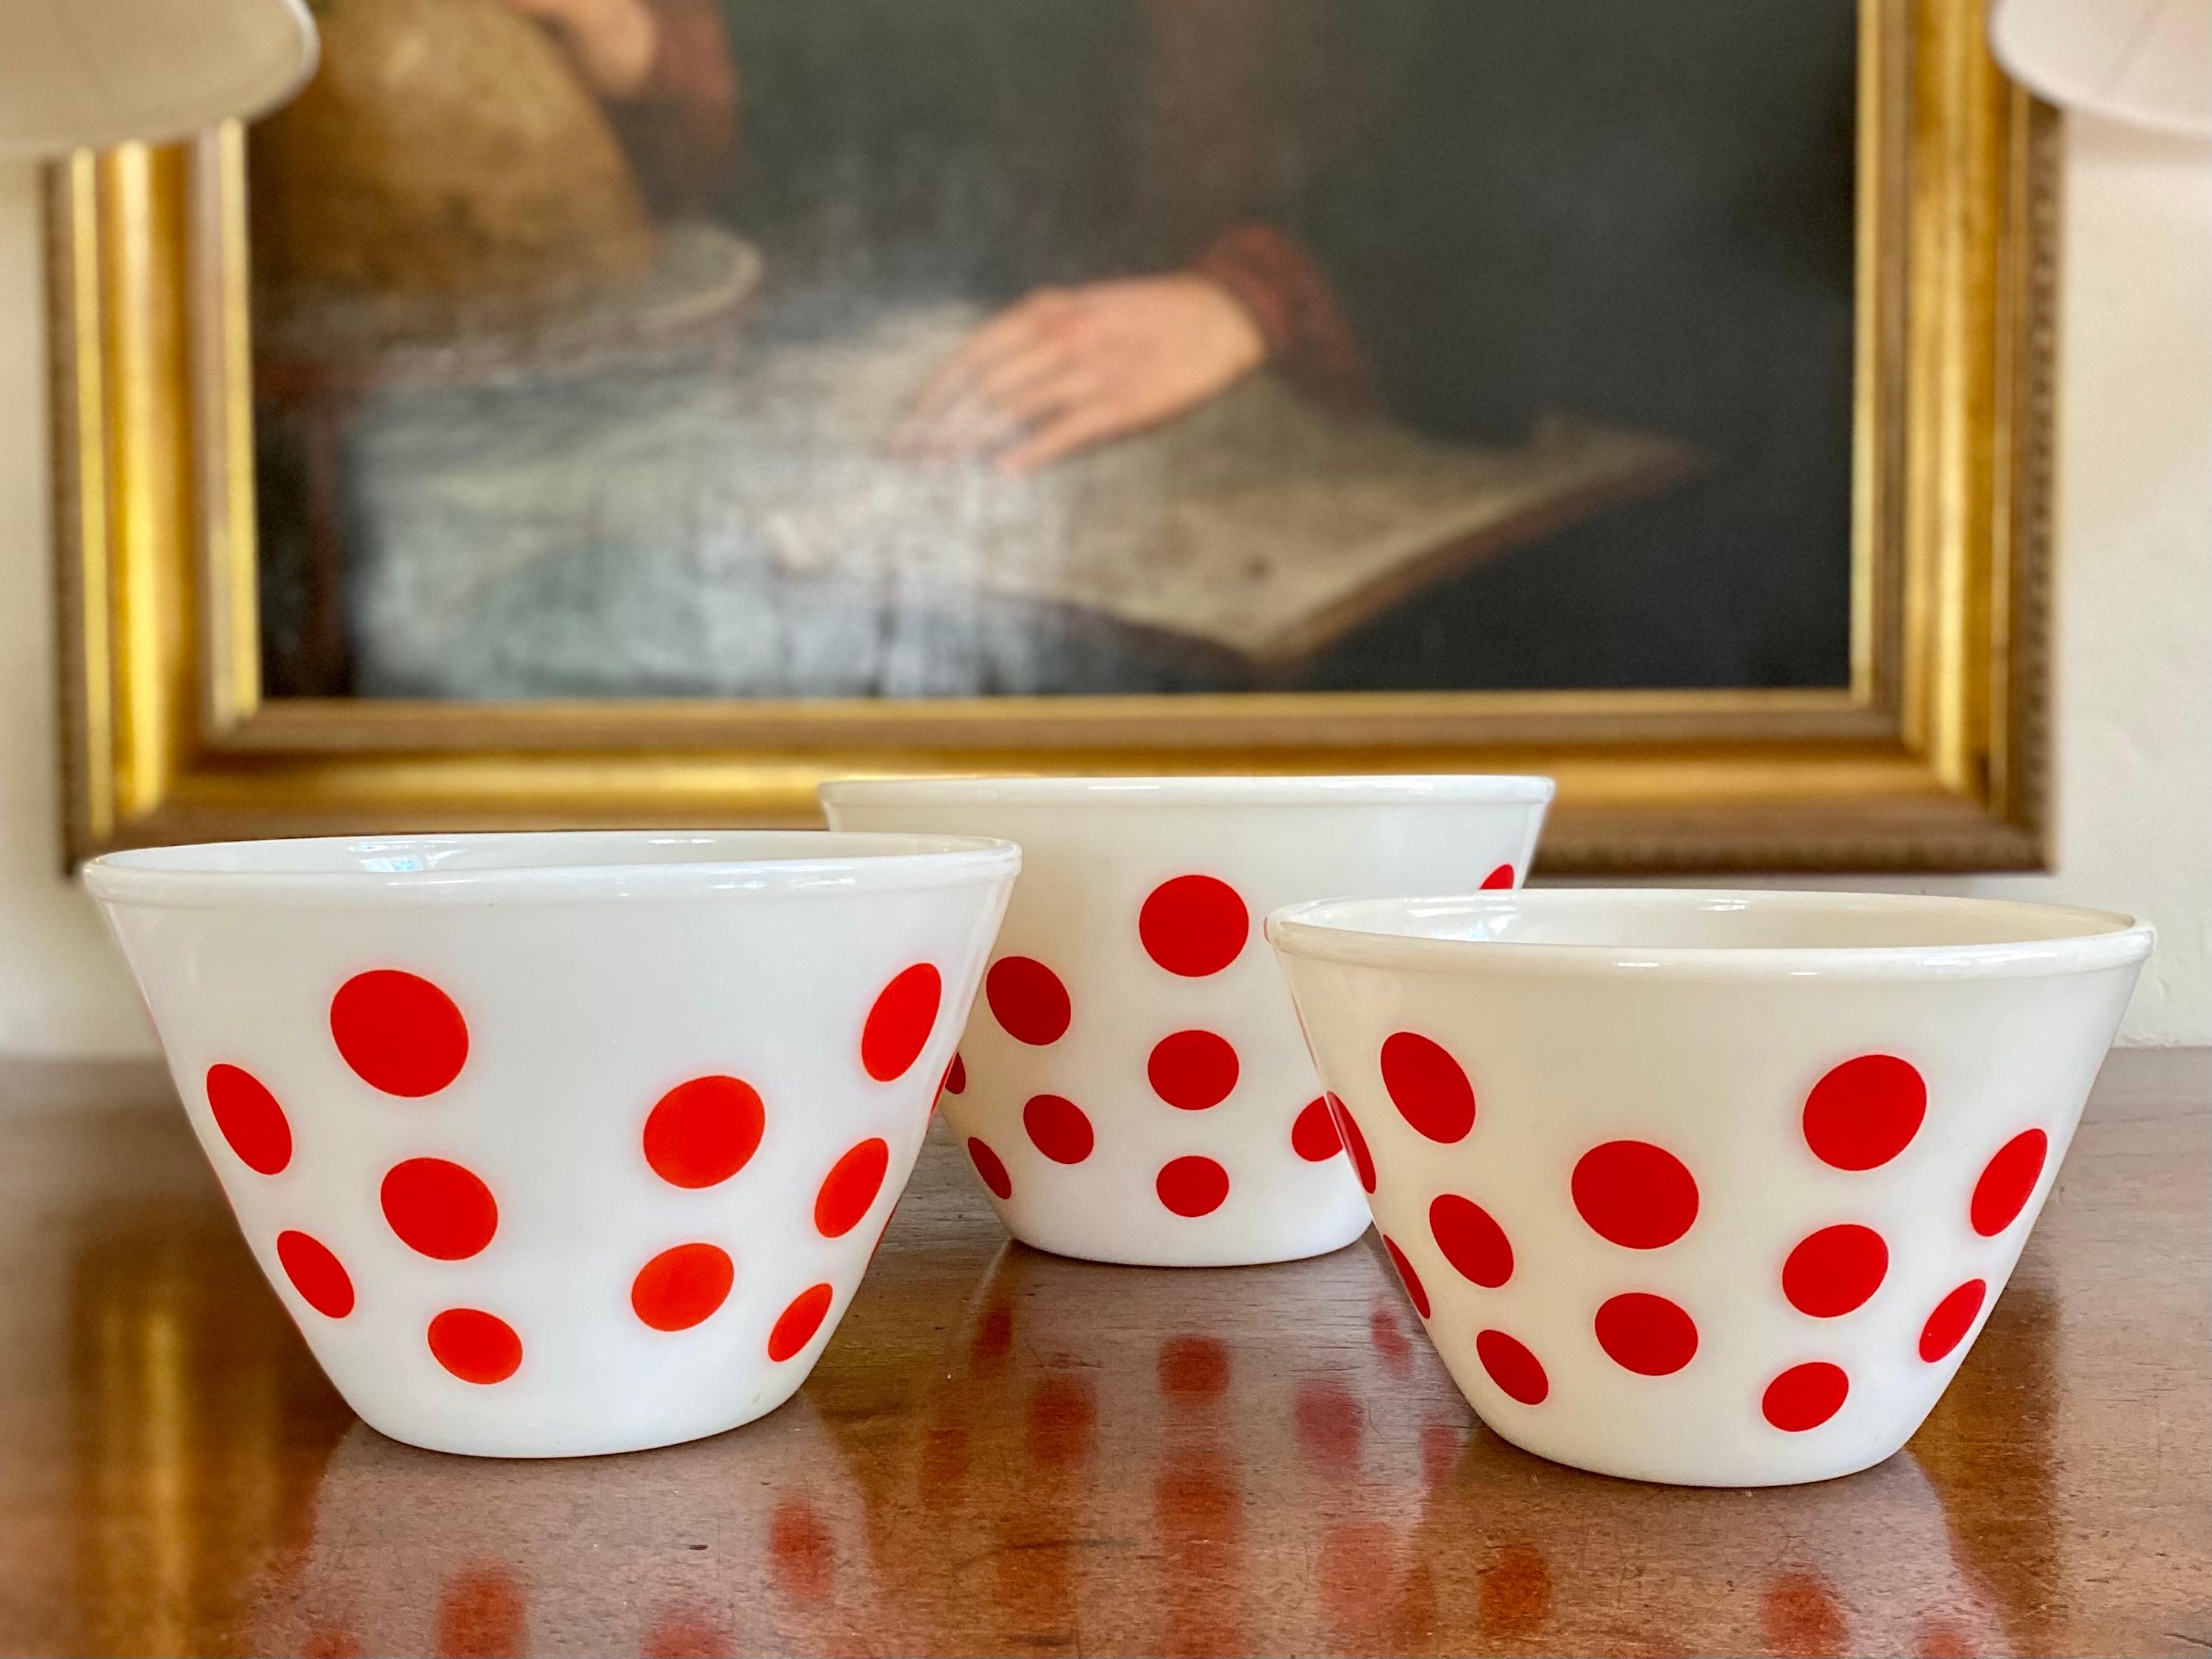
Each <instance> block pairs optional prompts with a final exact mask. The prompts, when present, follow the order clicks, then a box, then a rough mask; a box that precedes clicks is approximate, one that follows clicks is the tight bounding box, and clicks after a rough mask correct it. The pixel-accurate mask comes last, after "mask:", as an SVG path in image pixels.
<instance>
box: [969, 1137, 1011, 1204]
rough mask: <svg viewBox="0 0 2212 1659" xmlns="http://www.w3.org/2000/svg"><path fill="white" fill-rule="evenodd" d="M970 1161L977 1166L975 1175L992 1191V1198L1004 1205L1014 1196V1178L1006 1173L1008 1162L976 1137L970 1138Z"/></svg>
mask: <svg viewBox="0 0 2212 1659" xmlns="http://www.w3.org/2000/svg"><path fill="white" fill-rule="evenodd" d="M968 1161H969V1163H970V1164H974V1165H975V1173H976V1174H977V1175H979V1176H981V1177H982V1178H983V1184H984V1185H985V1186H986V1187H988V1188H990V1189H991V1196H992V1197H994V1198H995V1199H997V1200H1000V1202H1001V1203H1004V1202H1005V1201H1006V1200H1007V1199H1010V1198H1012V1196H1013V1195H1014V1178H1013V1177H1012V1176H1010V1175H1008V1174H1007V1173H1006V1160H1005V1159H1004V1158H1000V1156H999V1155H998V1154H997V1153H996V1152H993V1151H992V1150H991V1148H990V1146H989V1145H988V1144H987V1143H986V1142H984V1141H981V1140H979V1139H976V1138H975V1136H974V1135H970V1136H969V1137H968Z"/></svg>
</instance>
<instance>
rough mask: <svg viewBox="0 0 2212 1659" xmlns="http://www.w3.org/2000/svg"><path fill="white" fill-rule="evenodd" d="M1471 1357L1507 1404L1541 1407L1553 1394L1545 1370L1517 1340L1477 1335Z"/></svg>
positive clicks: (1492, 1333) (1484, 1333) (1490, 1333)
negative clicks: (1495, 1385) (1496, 1386)
mask: <svg viewBox="0 0 2212 1659" xmlns="http://www.w3.org/2000/svg"><path fill="white" fill-rule="evenodd" d="M1474 1357H1475V1358H1477V1359H1479V1360H1480V1361H1481V1362H1482V1369H1483V1370H1486V1371H1487V1372H1488V1373H1489V1374H1490V1380H1491V1381H1492V1382H1493V1383H1496V1384H1498V1387H1499V1388H1500V1389H1503V1390H1504V1392H1505V1395H1506V1397H1507V1398H1508V1399H1510V1400H1517V1401H1520V1402H1521V1403H1522V1405H1524V1406H1541V1405H1542V1404H1543V1403H1544V1400H1545V1397H1546V1396H1547V1395H1549V1394H1550V1393H1551V1392H1552V1380H1551V1379H1550V1378H1549V1377H1547V1376H1545V1375H1544V1367H1543V1366H1542V1364H1540V1363H1539V1362H1538V1360H1537V1358H1536V1356H1535V1355H1534V1354H1533V1353H1530V1352H1528V1345H1527V1344H1525V1343H1523V1342H1522V1340H1520V1339H1519V1338H1518V1337H1512V1336H1508V1335H1507V1334H1505V1333H1504V1331H1498V1330H1485V1331H1478V1332H1476V1333H1475V1338H1474Z"/></svg>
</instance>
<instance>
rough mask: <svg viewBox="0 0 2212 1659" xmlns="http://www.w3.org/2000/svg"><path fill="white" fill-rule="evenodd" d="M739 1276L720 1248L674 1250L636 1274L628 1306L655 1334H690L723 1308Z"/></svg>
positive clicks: (693, 1246)
mask: <svg viewBox="0 0 2212 1659" xmlns="http://www.w3.org/2000/svg"><path fill="white" fill-rule="evenodd" d="M737 1275H738V1270H737V1267H736V1264H735V1263H733V1262H732V1261H731V1260H730V1253H729V1252H728V1251H727V1250H725V1249H721V1248H720V1246H719V1245H714V1244H678V1245H677V1246H676V1247H675V1248H674V1249H667V1250H663V1251H662V1252H661V1253H660V1254H659V1255H657V1256H655V1257H653V1260H652V1261H648V1262H647V1263H646V1264H645V1266H643V1267H640V1268H639V1269H638V1270H637V1277H636V1278H635V1279H633V1280H631V1281H630V1287H629V1305H630V1308H631V1310H632V1311H634V1312H635V1314H636V1315H637V1316H638V1317H639V1318H640V1319H641V1320H643V1321H644V1322H646V1323H647V1324H648V1325H650V1326H652V1327H653V1329H654V1330H656V1331H688V1330H690V1328H692V1327H693V1326H694V1325H696V1324H698V1323H699V1322H701V1321H702V1320H704V1319H706V1318H708V1316H711V1315H712V1314H713V1313H714V1310H716V1309H717V1308H719V1307H720V1306H721V1305H722V1304H723V1302H724V1301H725V1300H726V1299H727V1297H728V1296H729V1294H730V1286H731V1285H732V1284H733V1283H735V1282H736V1279H737Z"/></svg>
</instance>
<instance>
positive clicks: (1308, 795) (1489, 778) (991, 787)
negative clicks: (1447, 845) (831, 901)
mask: <svg viewBox="0 0 2212 1659" xmlns="http://www.w3.org/2000/svg"><path fill="white" fill-rule="evenodd" d="M820 793H821V798H822V799H823V802H824V803H825V804H827V805H841V806H922V805H928V806H945V805H963V806H971V805H991V806H1072V807H1079V808H1083V809H1085V810H1090V809H1093V808H1097V807H1107V806H1225V805H1229V806H1371V805H1412V804H1416V803H1422V802H1430V803H1444V802H1450V803H1453V804H1464V803H1467V802H1470V801H1473V802H1518V803H1528V804H1535V803H1540V802H1544V801H1548V800H1550V799H1551V798H1552V793H1553V782H1552V780H1551V779H1549V778H1545V777H1536V776H1524V775H1516V774H1512V773H1434V774H1431V773H1413V774H1407V775H1401V776H1357V775H1354V776H1345V777H1301V776H1282V775H1273V776H1262V775H1249V776H1237V775H1220V776H1188V777H1114V778H1089V777H973V778H842V779H838V780H836V781H833V782H829V783H825V784H823V786H822V787H821V792H820Z"/></svg>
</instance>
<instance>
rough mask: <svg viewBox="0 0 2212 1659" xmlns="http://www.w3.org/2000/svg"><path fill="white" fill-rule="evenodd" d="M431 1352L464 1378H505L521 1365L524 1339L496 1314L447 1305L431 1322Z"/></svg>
mask: <svg viewBox="0 0 2212 1659" xmlns="http://www.w3.org/2000/svg"><path fill="white" fill-rule="evenodd" d="M429 1340H430V1352H431V1354H432V1355H433V1356H434V1357H435V1358H436V1360H437V1362H438V1363H439V1364H441V1365H443V1366H444V1367H445V1368H446V1369H447V1370H449V1371H451V1372H452V1373H453V1375H454V1376H458V1377H459V1378H460V1379H461V1381H462V1382H464V1383H482V1384H485V1385H489V1384H491V1383H504V1382H506V1381H507V1378H508V1377H510V1376H513V1375H514V1374H515V1372H516V1371H517V1370H520V1369H521V1366H522V1339H521V1338H520V1337H519V1336H517V1335H516V1334H514V1327H513V1326H512V1325H510V1324H508V1323H507V1322H506V1321H505V1320H504V1319H501V1317H500V1316H498V1315H497V1314H488V1313H486V1312H485V1311H484V1310H483V1309H481V1308H448V1309H447V1310H446V1311H445V1312H443V1313H441V1314H440V1315H439V1316H437V1317H436V1318H435V1319H433V1320H432V1321H431V1322H430V1330H429Z"/></svg>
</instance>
